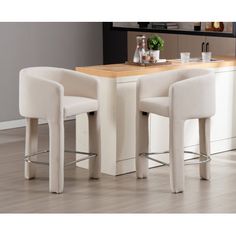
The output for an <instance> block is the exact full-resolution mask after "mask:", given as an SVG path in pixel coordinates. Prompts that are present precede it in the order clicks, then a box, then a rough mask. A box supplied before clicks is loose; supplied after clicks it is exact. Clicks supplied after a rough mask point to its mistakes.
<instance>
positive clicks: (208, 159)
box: [139, 151, 211, 166]
mask: <svg viewBox="0 0 236 236" xmlns="http://www.w3.org/2000/svg"><path fill="white" fill-rule="evenodd" d="M168 153H170V152H169V151H165V152H150V153H140V154H139V156H142V157H145V158H147V159H149V160H152V161H155V162H158V163H160V164H162V165H166V166H169V165H170V164H169V163H166V162H164V161H160V160H158V159H154V158H152V157H150V156H151V155H163V154H168ZM184 153H188V154H193V155H198V157H194V158H191V159H187V160H184V162H186V163H185V165H197V164H202V163H207V162H209V161H211V157H210V156H207V155H205V154H203V153H196V152H192V151H184ZM201 156H203V157H205V158H206V160H202V161H195V162H190V163H188V162H189V161H192V160H194V159H199V158H200V157H201Z"/></svg>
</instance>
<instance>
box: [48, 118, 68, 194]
mask: <svg viewBox="0 0 236 236" xmlns="http://www.w3.org/2000/svg"><path fill="white" fill-rule="evenodd" d="M49 136H50V137H49V140H50V144H49V191H50V192H52V193H62V192H63V188H64V120H60V121H59V122H58V123H57V122H52V121H49Z"/></svg>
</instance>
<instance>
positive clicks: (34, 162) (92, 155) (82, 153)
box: [24, 150, 97, 167]
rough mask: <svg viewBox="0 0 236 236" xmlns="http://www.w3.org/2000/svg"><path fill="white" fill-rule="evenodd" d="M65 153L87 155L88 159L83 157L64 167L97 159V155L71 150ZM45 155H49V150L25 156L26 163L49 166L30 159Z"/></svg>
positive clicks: (46, 163)
mask: <svg viewBox="0 0 236 236" xmlns="http://www.w3.org/2000/svg"><path fill="white" fill-rule="evenodd" d="M65 152H67V153H76V154H81V155H87V156H86V157H83V158H80V159H77V160H75V161H71V162H68V163H65V165H64V166H65V167H66V166H69V165H72V164H74V163H77V162H80V161H85V160H88V159H91V158H94V157H97V154H96V153H90V152H79V151H70V150H65ZM44 153H49V150H44V151H40V152H37V153H33V154H30V155H25V158H24V161H25V162H28V163H33V164H40V165H49V163H48V162H43V161H33V160H31V159H30V158H31V157H33V156H37V155H41V154H44Z"/></svg>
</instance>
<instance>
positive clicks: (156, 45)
mask: <svg viewBox="0 0 236 236" xmlns="http://www.w3.org/2000/svg"><path fill="white" fill-rule="evenodd" d="M147 46H148V49H149V50H150V55H151V57H153V61H154V62H155V61H157V60H159V59H160V50H163V48H164V40H163V39H162V38H161V37H160V36H158V35H152V36H151V37H150V38H148V40H147Z"/></svg>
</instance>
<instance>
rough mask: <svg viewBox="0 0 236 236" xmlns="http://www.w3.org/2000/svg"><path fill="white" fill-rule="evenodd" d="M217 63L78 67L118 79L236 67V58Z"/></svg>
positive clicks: (82, 70)
mask: <svg viewBox="0 0 236 236" xmlns="http://www.w3.org/2000/svg"><path fill="white" fill-rule="evenodd" d="M215 59H217V61H212V62H208V63H206V62H202V61H197V62H196V61H193V62H189V63H184V64H182V63H181V61H180V60H169V61H170V62H171V64H169V65H156V66H146V67H145V66H135V65H126V64H112V65H97V66H86V67H76V70H77V71H80V72H83V73H86V74H90V75H96V76H102V77H107V78H117V77H124V76H135V75H145V74H149V73H156V72H160V71H166V70H175V69H187V68H220V67H231V66H236V57H223V56H221V57H216V58H215Z"/></svg>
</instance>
